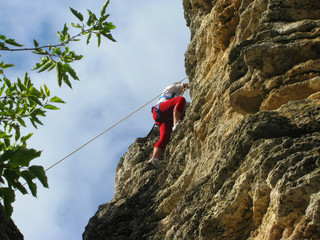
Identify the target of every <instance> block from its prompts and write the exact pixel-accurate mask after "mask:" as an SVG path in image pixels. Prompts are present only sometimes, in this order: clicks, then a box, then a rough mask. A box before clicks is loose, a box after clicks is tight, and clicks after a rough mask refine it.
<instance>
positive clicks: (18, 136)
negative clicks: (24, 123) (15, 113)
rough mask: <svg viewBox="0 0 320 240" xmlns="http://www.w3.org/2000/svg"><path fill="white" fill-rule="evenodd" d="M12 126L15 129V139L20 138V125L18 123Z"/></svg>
mask: <svg viewBox="0 0 320 240" xmlns="http://www.w3.org/2000/svg"><path fill="white" fill-rule="evenodd" d="M13 128H14V129H15V130H16V134H15V140H16V141H18V140H19V139H20V136H21V133H20V126H19V125H14V126H13Z"/></svg>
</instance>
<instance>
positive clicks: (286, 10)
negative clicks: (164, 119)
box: [83, 0, 320, 240]
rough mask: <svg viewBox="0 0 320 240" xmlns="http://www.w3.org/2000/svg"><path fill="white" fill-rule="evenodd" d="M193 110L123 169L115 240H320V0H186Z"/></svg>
mask: <svg viewBox="0 0 320 240" xmlns="http://www.w3.org/2000/svg"><path fill="white" fill-rule="evenodd" d="M183 7H184V11H185V19H186V22H187V25H188V26H189V27H190V30H191V41H190V44H189V47H188V50H187V52H186V58H185V59H186V60H185V66H186V72H187V74H188V77H189V79H190V85H191V91H190V94H191V97H192V104H191V105H190V107H189V108H188V109H187V112H186V117H185V118H184V120H183V121H182V122H181V124H180V125H179V127H178V129H177V130H176V131H175V132H174V133H173V135H172V138H171V142H170V143H169V145H168V147H167V149H166V151H165V153H164V155H163V158H162V159H161V160H162V161H161V165H162V168H161V169H159V170H152V169H148V167H147V164H146V161H147V160H148V159H149V158H150V155H151V152H152V147H153V144H154V143H155V142H156V141H157V138H158V135H157V134H158V133H157V130H155V131H154V132H153V133H152V136H151V137H150V138H149V139H148V141H147V142H145V143H144V142H143V138H140V139H137V140H136V141H135V142H134V143H133V144H132V145H131V146H130V147H129V149H128V152H127V153H126V154H125V155H124V156H123V157H122V158H121V159H120V162H119V165H118V168H117V171H116V186H115V195H114V198H113V200H112V201H111V202H109V203H107V204H104V205H101V206H100V207H99V209H98V211H97V213H96V214H95V216H93V217H92V218H91V219H90V221H89V223H88V225H87V227H86V230H85V232H84V234H83V238H84V239H85V240H103V239H105V240H106V239H109V240H110V239H115V240H121V239H126V240H129V239H132V240H133V239H148V240H155V239H159V240H160V239H176V240H178V239H179V240H180V239H201V240H209V239H210V240H211V239H228V240H233V239H234V240H239V239H240V240H241V239H261V240H269V239H270V240H273V239H292V240H293V239H313V240H315V239H320V150H319V148H320V100H319V98H320V1H319V0H183Z"/></svg>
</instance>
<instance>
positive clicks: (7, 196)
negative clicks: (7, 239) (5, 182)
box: [0, 187, 15, 219]
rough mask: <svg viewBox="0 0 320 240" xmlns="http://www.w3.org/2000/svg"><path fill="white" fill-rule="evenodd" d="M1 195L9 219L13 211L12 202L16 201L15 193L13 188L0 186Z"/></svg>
mask: <svg viewBox="0 0 320 240" xmlns="http://www.w3.org/2000/svg"><path fill="white" fill-rule="evenodd" d="M0 195H1V197H2V199H3V203H4V204H3V205H4V211H5V214H6V217H7V219H9V218H10V217H11V215H12V212H13V207H12V203H13V202H14V201H15V193H14V190H12V189H11V188H7V187H5V188H0Z"/></svg>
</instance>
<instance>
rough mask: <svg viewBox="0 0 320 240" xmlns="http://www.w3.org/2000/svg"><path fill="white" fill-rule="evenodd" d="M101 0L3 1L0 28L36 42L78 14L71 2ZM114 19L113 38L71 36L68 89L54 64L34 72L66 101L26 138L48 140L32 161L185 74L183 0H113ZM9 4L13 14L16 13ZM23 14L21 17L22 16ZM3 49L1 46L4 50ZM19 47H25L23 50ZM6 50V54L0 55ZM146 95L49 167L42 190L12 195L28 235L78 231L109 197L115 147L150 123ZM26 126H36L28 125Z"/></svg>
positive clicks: (58, 153) (63, 236)
mask: <svg viewBox="0 0 320 240" xmlns="http://www.w3.org/2000/svg"><path fill="white" fill-rule="evenodd" d="M103 2H104V1H102V0H100V1H98V0H96V1H84V0H81V1H75V0H72V1H68V2H67V3H66V2H62V1H52V0H50V1H49V2H48V1H40V0H33V1H31V2H30V1H29V2H21V1H18V0H10V1H7V2H6V3H5V4H3V6H2V9H1V10H0V11H1V13H0V20H1V23H4V24H2V26H6V27H3V34H5V35H10V37H16V39H17V40H19V41H23V42H27V43H28V44H30V45H31V44H32V39H33V38H36V39H39V41H41V42H42V41H43V43H46V42H45V40H47V39H50V41H52V40H51V39H52V38H55V34H56V31H58V30H61V28H62V26H63V24H64V22H67V23H69V22H70V21H73V22H74V21H76V18H75V17H73V15H72V14H71V12H70V11H69V9H68V7H69V6H72V7H73V8H75V9H77V10H78V11H80V12H82V13H85V11H86V9H90V10H93V11H95V12H97V13H99V11H100V7H101V5H102V4H103ZM108 9H109V11H108V12H110V13H111V16H110V21H112V22H114V24H115V25H116V27H117V28H116V29H115V30H114V33H113V35H114V37H115V38H116V39H117V43H112V42H110V41H107V40H105V39H103V41H102V46H101V47H100V48H97V46H96V40H95V39H94V38H92V40H91V42H92V44H91V45H89V46H86V45H85V43H84V41H83V42H80V43H77V44H75V45H74V47H75V48H76V52H77V53H79V54H80V53H81V54H83V55H84V56H85V57H84V59H83V60H82V61H81V62H80V63H76V64H74V65H73V66H74V68H75V69H76V71H77V73H78V75H79V77H80V79H81V81H80V82H77V81H74V82H72V83H73V90H69V89H68V88H67V87H66V86H65V87H62V88H59V87H57V86H56V85H57V84H56V79H55V77H56V76H55V72H54V71H52V72H50V73H43V74H37V73H35V72H32V73H31V76H32V79H33V80H34V81H39V82H42V81H43V80H44V79H45V81H46V84H47V85H48V86H49V88H50V89H51V92H52V94H53V95H58V96H59V97H61V98H62V99H64V100H65V101H66V102H67V104H65V105H61V110H59V111H53V112H49V113H48V117H47V118H45V119H43V122H44V126H43V127H40V128H39V130H38V131H37V132H36V133H35V135H34V136H33V138H32V139H31V140H32V141H31V142H30V146H31V147H34V148H36V149H39V150H44V151H43V153H42V156H41V158H40V159H38V160H35V163H34V164H41V165H44V166H45V167H48V166H50V165H51V164H53V163H55V162H56V161H58V160H60V159H61V158H63V157H65V156H66V155H67V154H69V153H70V152H72V151H74V150H75V149H76V148H78V147H79V146H81V145H82V144H84V143H86V142H87V141H88V140H90V139H92V138H93V137H95V136H97V135H98V134H99V133H101V132H102V131H104V130H106V129H107V128H108V127H110V126H111V125H113V124H114V123H116V122H117V121H119V120H120V119H122V118H123V117H125V116H126V115H128V114H129V113H131V112H132V111H134V110H135V109H137V108H138V107H140V106H141V105H143V104H144V103H146V102H147V101H149V100H151V99H152V98H153V97H155V96H156V95H158V94H159V92H161V91H162V90H163V89H164V88H165V87H166V86H167V85H169V84H171V83H173V82H176V81H179V80H181V79H182V78H184V77H185V72H184V52H185V50H186V47H187V44H188V41H189V30H188V29H187V28H186V27H185V21H184V19H183V10H182V2H181V1H172V0H163V1H156V0H140V1H125V0H114V1H111V2H110V5H109V8H108ZM13 12H14V13H15V15H16V16H20V17H19V18H12V17H11V16H12V15H13ZM20 19H23V20H20ZM2 55H3V57H7V54H2ZM23 56H24V55H23ZM11 59H13V60H15V61H16V60H18V59H19V62H18V64H17V68H16V69H15V72H11V73H9V75H10V77H11V76H15V75H16V74H18V75H19V76H22V75H23V73H24V72H25V71H28V70H29V69H31V68H32V67H33V65H34V63H35V61H36V60H35V58H34V57H33V56H31V55H30V57H28V58H24V59H22V54H20V55H18V56H16V57H15V58H11ZM3 60H4V59H2V61H3ZM150 108H151V105H149V106H147V107H146V108H144V109H142V110H141V111H140V112H138V113H136V114H135V115H133V116H132V117H130V118H129V119H127V120H126V121H125V122H123V123H121V124H119V125H118V126H117V127H115V128H113V129H112V130H110V131H109V132H108V133H106V134H104V135H103V136H101V137H100V138H99V139H97V140H95V141H94V142H92V143H90V144H89V145H87V146H86V147H85V148H83V149H81V150H80V151H79V152H77V153H75V154H74V155H72V156H71V157H70V158H68V159H66V160H65V161H63V162H62V163H61V164H59V165H58V166H56V167H55V168H53V169H51V170H50V171H48V172H47V174H48V178H49V184H50V189H43V188H41V187H40V185H39V193H38V198H37V199H36V198H33V197H31V196H21V195H18V196H17V200H16V202H15V204H14V207H15V209H14V210H15V212H14V215H13V219H14V221H15V223H16V224H17V226H18V227H19V228H20V230H21V231H22V233H23V234H24V235H25V239H26V240H43V239H46V240H48V239H49V240H51V239H54V240H56V239H59V240H70V239H81V235H82V233H83V231H84V227H85V226H86V224H87V222H88V221H89V218H90V217H92V216H93V215H94V213H95V211H96V210H97V208H98V205H99V204H102V203H106V202H108V201H110V200H111V199H112V197H113V187H114V175H115V169H116V166H117V163H118V161H119V159H120V157H121V156H122V155H123V154H124V153H125V152H126V150H127V148H128V147H129V145H130V144H131V143H133V141H134V139H135V138H137V137H144V136H145V135H146V134H147V133H148V132H149V130H150V129H151V127H152V125H153V120H152V117H151V113H150ZM30 131H33V129H31V130H30Z"/></svg>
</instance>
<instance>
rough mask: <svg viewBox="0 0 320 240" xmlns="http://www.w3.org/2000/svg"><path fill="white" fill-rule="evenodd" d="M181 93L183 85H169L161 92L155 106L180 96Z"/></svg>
mask: <svg viewBox="0 0 320 240" xmlns="http://www.w3.org/2000/svg"><path fill="white" fill-rule="evenodd" d="M182 93H183V83H175V84H173V85H170V86H168V87H166V88H165V89H164V90H163V92H162V94H161V96H160V98H159V101H158V102H157V104H159V103H162V102H165V101H167V100H169V99H171V98H174V97H178V96H181V95H182Z"/></svg>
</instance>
